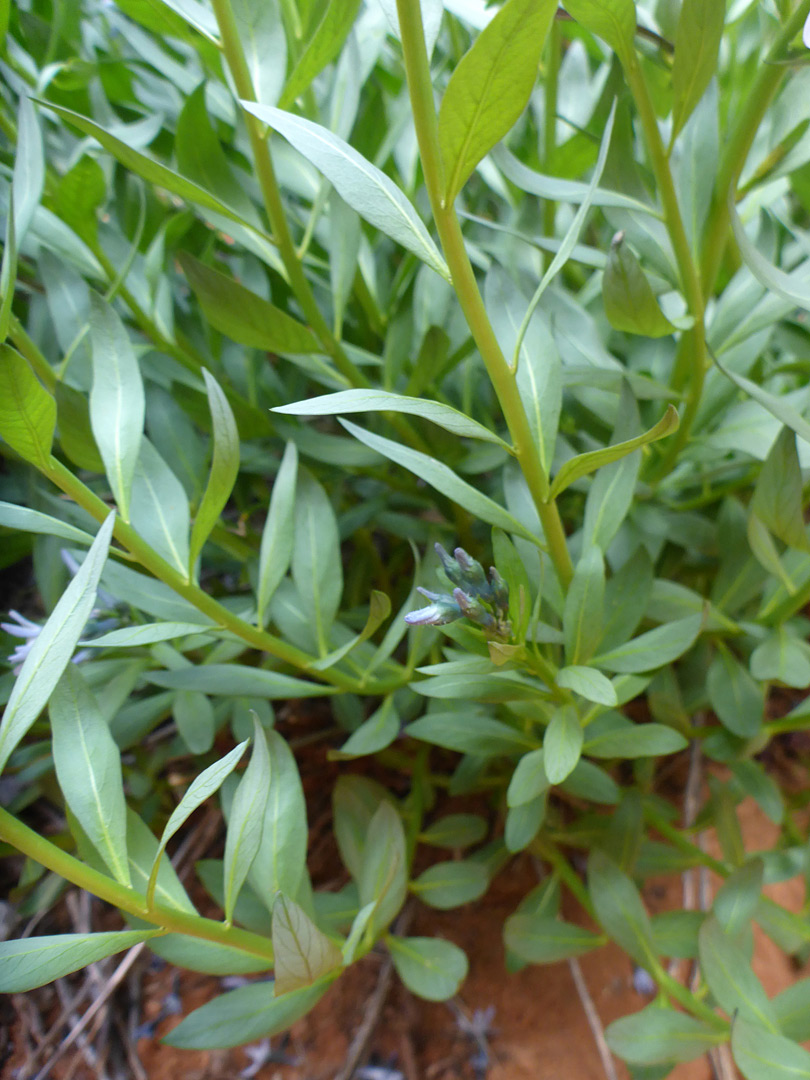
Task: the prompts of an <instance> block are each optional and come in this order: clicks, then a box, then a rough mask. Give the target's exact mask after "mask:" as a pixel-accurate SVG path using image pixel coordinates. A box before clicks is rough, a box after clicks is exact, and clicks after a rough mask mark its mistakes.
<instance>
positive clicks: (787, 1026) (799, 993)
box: [771, 979, 810, 1042]
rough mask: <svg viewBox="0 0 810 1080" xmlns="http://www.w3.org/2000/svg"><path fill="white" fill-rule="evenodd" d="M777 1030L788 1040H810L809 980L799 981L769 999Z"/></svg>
mask: <svg viewBox="0 0 810 1080" xmlns="http://www.w3.org/2000/svg"><path fill="white" fill-rule="evenodd" d="M771 1006H772V1007H773V1010H774V1013H775V1014H776V1019H777V1021H778V1023H779V1030H780V1031H781V1033H782V1034H783V1035H785V1036H787V1038H788V1039H794V1040H795V1041H796V1042H806V1041H807V1039H810V979H799V981H798V982H795V983H794V984H793V985H792V986H789V987H788V988H787V990H783V991H782V993H781V994H777V995H776V997H775V998H772V999H771Z"/></svg>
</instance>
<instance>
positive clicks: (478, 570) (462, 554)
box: [453, 547, 492, 600]
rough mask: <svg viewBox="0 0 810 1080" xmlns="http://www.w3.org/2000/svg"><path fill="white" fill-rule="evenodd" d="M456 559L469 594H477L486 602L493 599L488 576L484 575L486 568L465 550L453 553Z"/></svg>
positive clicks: (457, 549)
mask: <svg viewBox="0 0 810 1080" xmlns="http://www.w3.org/2000/svg"><path fill="white" fill-rule="evenodd" d="M453 554H454V555H455V557H456V562H457V563H458V565H459V567H460V568H461V573H462V575H463V579H464V580H463V584H464V587H465V588H466V589H467V590H468V592H472V593H477V594H478V595H479V596H480V597H482V598H483V599H484V600H491V599H492V589H491V588H490V585H489V582H488V581H487V576H486V574H485V573H484V568H483V566H482V565H481V563H480V562H478V560H477V559H473V558H472V557H471V556H470V555H468V554H467V552H466V551H465V550H464V548H460V547H458V548H456V550H455V551H454V552H453Z"/></svg>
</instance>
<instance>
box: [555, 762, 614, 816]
mask: <svg viewBox="0 0 810 1080" xmlns="http://www.w3.org/2000/svg"><path fill="white" fill-rule="evenodd" d="M560 787H561V788H562V790H563V791H565V792H566V793H567V794H569V795H574V796H576V798H578V799H587V800H588V802H595V803H603V804H604V805H605V806H615V804H616V803H617V802H618V801H619V798H620V791H619V785H618V784H617V783H616V781H615V780H614V779H613V777H612V776H610V775H609V774H608V773H607V772H605V770H604V769H600V768H599V766H598V765H594V763H593V762H592V761H585V760H584V759H583V758H580V759H579V761H578V762H577V764H576V768H575V769H574V771H573V772H572V773H571V775H570V776H569V777H568V778H567V779H566V780H564V781H563V783H562V784H561V785H560Z"/></svg>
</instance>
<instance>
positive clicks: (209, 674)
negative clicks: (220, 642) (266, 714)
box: [146, 627, 334, 701]
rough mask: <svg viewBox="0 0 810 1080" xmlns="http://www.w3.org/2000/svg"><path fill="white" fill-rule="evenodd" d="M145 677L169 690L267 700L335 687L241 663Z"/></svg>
mask: <svg viewBox="0 0 810 1080" xmlns="http://www.w3.org/2000/svg"><path fill="white" fill-rule="evenodd" d="M200 629H205V627H201V628H200ZM146 678H148V679H149V681H150V682H152V683H154V684H155V685H156V686H165V687H168V688H169V689H170V690H199V691H201V692H202V693H203V694H214V695H223V696H225V697H232V696H235V697H263V698H267V700H268V701H281V700H283V699H284V698H300V697H321V696H323V695H325V694H332V693H334V687H329V686H322V685H319V684H318V683H314V682H305V681H304V680H303V679H295V678H293V677H292V676H291V675H282V674H281V673H280V672H278V671H268V670H266V669H264V668H257V667H242V666H240V665H239V664H201V665H200V666H198V667H190V668H180V669H178V670H177V671H150V672H148V673H147V674H146Z"/></svg>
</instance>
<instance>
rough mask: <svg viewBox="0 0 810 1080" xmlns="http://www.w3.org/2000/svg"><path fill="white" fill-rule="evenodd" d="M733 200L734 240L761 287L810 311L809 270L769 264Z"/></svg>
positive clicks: (803, 267)
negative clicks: (744, 225) (790, 270)
mask: <svg viewBox="0 0 810 1080" xmlns="http://www.w3.org/2000/svg"><path fill="white" fill-rule="evenodd" d="M729 199H730V201H729V212H730V214H731V227H732V229H733V230H734V237H735V239H736V241H737V246H738V247H739V249H740V255H742V258H743V262H744V263H745V265H746V266H747V267H748V269H749V270H750V271H751V273H752V274H753V275H754V277H755V278H756V279H757V281H758V282H759V283H760V285H764V286H765V288H766V289H768V290H769V291H770V292H774V293H776V295H777V296H781V297H782V298H783V299H784V300H787V301H788V302H789V303H791V304H795V305H796V306H797V307H800V308H803V309H804V310H805V311H810V284H808V279H807V272H806V267H805V266H804V265H802V266H800V267H799V269H798V270H796V271H795V272H794V273H792V274H786V273H785V271H784V270H780V269H779V267H778V266H774V265H773V264H772V263H769V262H768V260H767V259H766V258H765V256H764V255H763V254H762V253H761V252H760V250H759V249H758V248H757V247H756V245H755V244H753V243H752V242H751V240H750V239H749V237H748V233H747V232H746V231H745V229H744V227H743V223H742V222H741V221H740V215H739V214H738V213H737V207H736V204H735V202H734V199H733V193H732V192H730V193H729ZM726 374H728V372H726ZM735 381H736V380H735ZM785 423H787V421H785Z"/></svg>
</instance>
